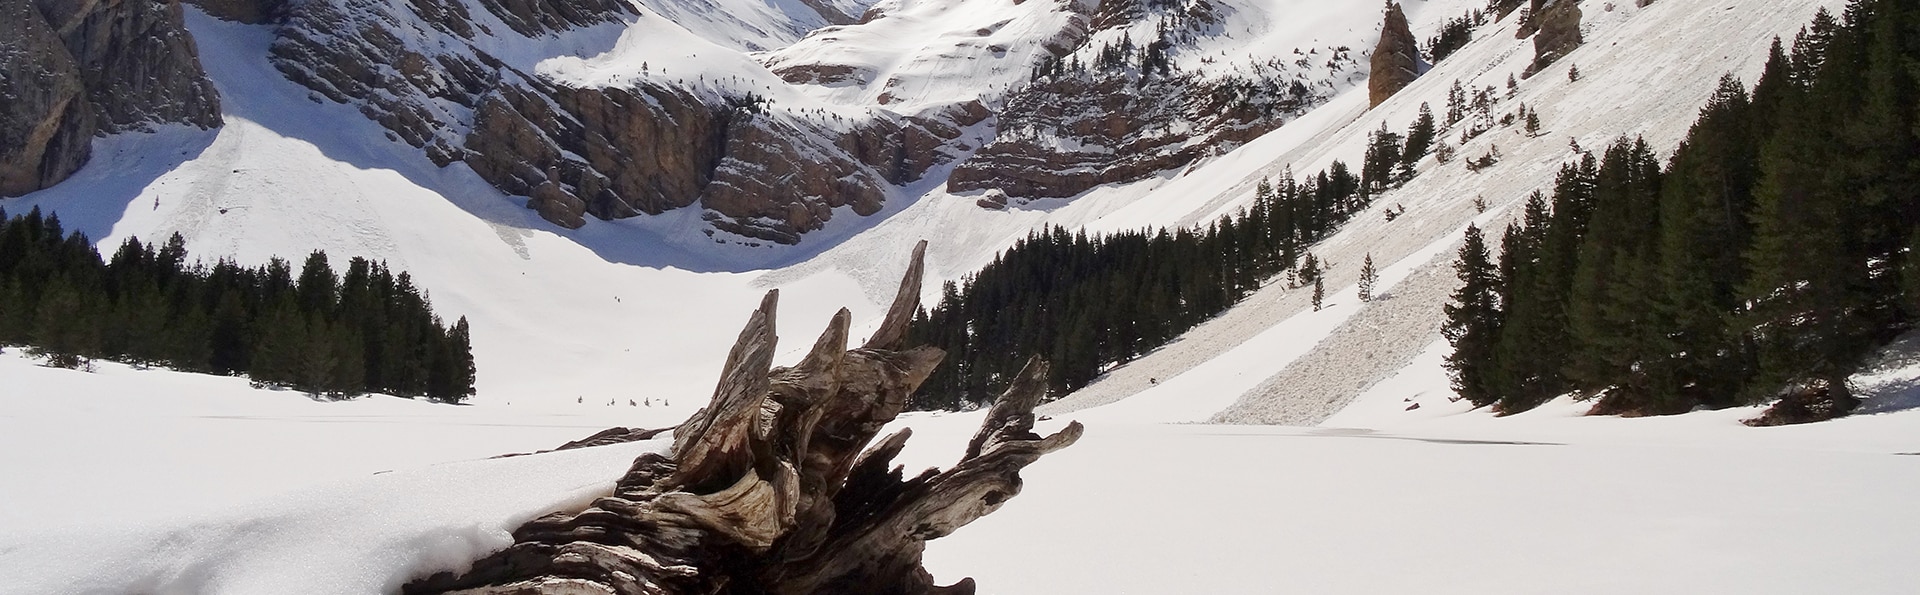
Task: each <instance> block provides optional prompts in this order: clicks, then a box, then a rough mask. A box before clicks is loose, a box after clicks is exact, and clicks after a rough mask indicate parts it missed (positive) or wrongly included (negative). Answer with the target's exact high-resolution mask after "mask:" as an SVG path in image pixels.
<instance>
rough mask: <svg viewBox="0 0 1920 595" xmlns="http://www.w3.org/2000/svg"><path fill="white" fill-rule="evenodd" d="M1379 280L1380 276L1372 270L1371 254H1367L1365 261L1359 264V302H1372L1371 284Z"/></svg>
mask: <svg viewBox="0 0 1920 595" xmlns="http://www.w3.org/2000/svg"><path fill="white" fill-rule="evenodd" d="M1379 280H1380V274H1379V273H1378V272H1376V271H1374V270H1373V253H1371V252H1369V253H1367V259H1366V261H1364V262H1361V263H1360V282H1359V284H1360V301H1363V302H1369V301H1373V284H1374V283H1375V282H1378V281H1379Z"/></svg>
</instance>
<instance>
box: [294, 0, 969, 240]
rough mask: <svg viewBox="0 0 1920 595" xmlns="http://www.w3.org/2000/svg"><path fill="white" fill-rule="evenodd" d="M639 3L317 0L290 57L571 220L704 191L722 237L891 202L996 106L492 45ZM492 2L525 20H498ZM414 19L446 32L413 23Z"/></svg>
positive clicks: (654, 206)
mask: <svg viewBox="0 0 1920 595" xmlns="http://www.w3.org/2000/svg"><path fill="white" fill-rule="evenodd" d="M822 6H824V7H828V8H831V7H832V5H830V4H822ZM634 10H635V9H634V8H633V6H632V5H629V4H627V3H625V2H619V1H617V0H473V1H465V0H416V1H414V2H412V3H410V4H409V5H391V4H388V3H384V2H370V1H368V0H313V1H310V2H306V3H302V4H299V5H296V6H295V7H294V8H293V9H292V12H291V14H290V16H289V18H288V20H287V23H286V25H285V26H283V27H282V28H281V30H280V34H279V35H280V37H279V39H278V40H276V41H275V43H274V44H273V56H274V60H275V65H276V67H278V68H279V69H280V70H281V72H283V73H285V74H286V75H287V76H288V77H289V78H290V79H292V80H294V81H295V82H298V83H300V84H302V85H304V86H306V87H308V88H310V89H313V90H314V92H315V93H316V94H317V95H319V96H324V97H325V98H327V99H331V100H333V101H337V102H342V103H354V104H358V105H359V106H360V108H361V112H362V113H364V114H366V115H367V117H369V118H372V119H374V120H375V121H377V122H379V123H380V124H381V125H383V126H384V127H385V128H387V129H388V130H389V131H390V132H391V133H392V135H393V138H395V139H397V140H400V141H403V142H406V143H408V144H411V145H413V146H415V147H419V148H421V149H423V150H424V151H425V152H426V154H427V156H428V157H429V158H431V159H432V160H433V161H434V162H435V163H438V164H440V165H443V166H444V165H448V164H451V163H454V162H465V163H467V164H468V165H470V166H472V167H473V169H474V171H475V172H477V173H479V174H480V176H481V177H483V178H485V179H486V180H487V181H489V182H491V183H492V184H494V185H495V186H497V187H499V188H500V189H502V190H504V191H506V192H509V193H512V194H518V195H524V196H528V197H530V200H529V202H528V207H529V208H533V209H535V210H537V211H538V212H539V213H540V215H541V216H542V217H543V218H545V219H547V220H548V221H551V222H553V223H555V224H558V225H561V226H565V227H570V228H571V227H580V226H581V225H584V224H585V222H586V219H585V217H586V216H588V215H591V216H593V217H597V218H600V219H619V218H624V217H633V216H638V215H642V214H648V215H657V214H660V213H663V212H666V211H668V210H672V209H680V208H688V207H692V206H695V205H698V206H699V207H700V208H703V209H705V210H706V211H707V212H706V213H705V214H704V215H703V218H704V219H705V220H706V221H707V222H708V223H709V224H711V225H712V227H713V229H712V230H709V231H708V233H709V234H711V233H713V230H720V231H726V232H730V233H733V234H736V235H740V236H745V237H748V238H755V239H758V240H765V241H771V242H778V243H786V244H792V243H797V242H798V241H799V239H800V234H803V233H805V232H808V231H813V230H816V229H819V228H820V227H822V226H823V225H824V224H825V223H826V221H827V220H829V219H831V218H832V217H833V212H834V210H835V209H837V208H840V207H851V208H852V210H853V211H854V212H855V213H856V214H860V215H868V214H872V213H874V212H877V211H879V209H880V206H881V204H882V203H884V201H885V200H886V198H887V193H888V188H890V187H891V186H893V185H896V184H900V183H905V182H908V181H912V180H914V179H917V178H918V177H919V176H920V175H921V173H922V172H924V171H926V169H927V168H929V167H931V166H932V165H934V164H936V163H941V162H945V161H947V160H950V159H952V158H953V157H954V156H955V155H957V154H958V152H957V151H954V150H949V149H944V148H943V147H944V145H945V144H946V143H947V142H948V141H950V140H952V139H953V138H956V137H958V136H959V134H960V132H961V128H963V127H965V126H970V125H972V124H975V123H978V122H979V121H980V120H982V119H984V118H985V114H984V113H974V112H984V110H978V109H975V110H967V109H960V110H948V111H945V112H940V113H935V114H930V115H927V116H913V117H891V116H890V115H888V114H880V113H876V114H874V115H873V117H871V118H868V119H866V120H856V121H846V120H826V119H822V118H819V117H808V116H803V115H801V114H798V113H795V112H790V111H787V110H780V109H774V108H772V107H771V106H770V105H769V102H767V101H766V100H765V98H764V97H760V96H757V95H755V94H753V93H751V92H734V91H729V90H727V89H725V88H721V87H716V86H707V87H698V86H694V85H676V84H667V83H662V82H659V81H657V80H654V79H647V78H645V77H633V78H632V79H630V80H627V81H623V82H620V83H618V84H610V85H602V86H582V85H577V84H572V83H569V82H565V81H558V80H554V79H552V78H549V77H546V76H542V75H540V74H537V73H533V72H529V70H530V68H526V67H525V66H524V65H521V66H516V65H514V64H509V63H508V62H506V61H505V60H502V59H500V58H498V57H496V56H494V55H493V54H491V53H489V52H488V51H486V49H484V48H486V47H493V46H495V45H504V44H515V43H526V40H512V39H508V40H507V41H501V39H500V38H501V37H502V36H520V37H525V38H528V39H534V38H540V37H544V36H553V35H564V34H567V33H568V32H572V31H576V30H580V29H585V28H590V27H596V26H600V25H603V24H609V23H615V22H617V21H620V20H622V19H625V18H629V17H631V16H633V15H634ZM369 15H372V18H370V16H369ZM486 17H491V18H494V19H499V20H500V21H501V22H504V23H506V24H507V26H508V27H509V28H510V29H511V31H497V30H489V29H488V27H487V26H486V25H485V24H484V23H485V22H487V20H488V19H487V18H486ZM411 23H418V24H420V25H422V26H425V27H431V29H432V30H431V31H421V30H420V29H419V27H412V26H405V25H402V24H411ZM615 26H617V25H615Z"/></svg>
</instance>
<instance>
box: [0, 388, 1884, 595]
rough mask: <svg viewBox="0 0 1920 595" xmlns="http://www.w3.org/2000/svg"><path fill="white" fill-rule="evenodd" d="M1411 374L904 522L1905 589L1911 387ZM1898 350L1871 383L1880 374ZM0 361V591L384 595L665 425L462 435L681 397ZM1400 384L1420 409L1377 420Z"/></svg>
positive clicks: (1093, 550) (1399, 576)
mask: <svg viewBox="0 0 1920 595" xmlns="http://www.w3.org/2000/svg"><path fill="white" fill-rule="evenodd" d="M1421 359H1422V360H1429V359H1432V357H1431V356H1429V355H1423V356H1422V358H1421ZM1423 369H1426V366H1422V365H1420V364H1419V363H1416V365H1415V366H1413V367H1410V368H1409V369H1408V371H1407V372H1405V373H1403V375H1402V376H1401V377H1396V378H1394V379H1390V380H1388V381H1385V382H1382V383H1380V384H1379V385H1378V386H1376V387H1375V389H1374V390H1372V391H1370V392H1369V393H1368V394H1367V395H1364V396H1363V397H1362V398H1361V399H1360V400H1358V401H1356V403H1354V404H1353V405H1352V406H1350V407H1349V408H1348V409H1347V410H1346V411H1343V412H1342V414H1341V415H1339V416H1336V417H1335V418H1333V419H1331V420H1329V422H1328V423H1327V424H1326V425H1323V426H1322V427H1317V428H1307V427H1266V426H1217V425H1185V424H1160V423H1153V422H1152V420H1150V419H1145V418H1143V417H1141V416H1137V415H1101V414H1098V413H1097V412H1095V411H1088V412H1085V413H1086V414H1087V415H1084V416H1082V417H1083V418H1085V419H1087V420H1089V421H1091V422H1092V423H1090V424H1089V426H1088V431H1087V434H1086V437H1085V438H1084V439H1083V440H1082V441H1081V442H1080V443H1079V444H1077V445H1075V446H1073V447H1072V448H1069V449H1067V450H1065V451H1061V452H1059V453H1056V454H1054V455H1052V456H1049V457H1048V458H1046V459H1045V460H1043V461H1042V462H1040V463H1039V464H1036V465H1034V466H1033V467H1031V468H1030V469H1029V470H1028V471H1027V473H1026V478H1027V488H1026V492H1025V493H1023V494H1021V495H1020V496H1019V497H1017V498H1015V499H1014V500H1012V501H1011V502H1010V503H1009V504H1008V505H1007V506H1006V507H1005V508H1004V509H1002V510H1001V511H999V512H997V513H995V514H993V515H990V516H988V517H986V518H985V519H982V520H981V521H979V522H977V523H975V524H974V525H971V526H969V527H967V528H965V529H963V530H962V531H960V532H959V533H957V534H955V535H953V536H951V537H948V538H946V539H942V540H938V541H935V542H933V543H932V544H930V549H929V553H928V567H929V568H930V569H931V570H932V571H933V572H934V573H935V574H936V576H937V577H938V578H940V579H941V580H943V581H952V580H957V579H959V578H960V577H962V576H973V577H975V578H976V579H978V580H979V581H980V585H981V592H982V593H1676V594H1677V593H1689V594H1692V593H1816V592H1821V593H1905V592H1911V591H1912V588H1913V585H1915V584H1920V567H1916V566H1914V565H1912V564H1910V563H1908V553H1909V552H1912V551H1915V550H1916V549H1920V534H1917V533H1915V532H1914V531H1912V530H1911V529H1912V528H1913V527H1916V526H1920V510H1917V509H1916V507H1915V506H1913V505H1912V503H1913V502H1916V501H1920V456H1916V453H1920V411H1913V410H1903V411H1896V412H1891V413H1881V414H1876V415H1868V416H1858V417H1854V418H1849V419H1844V420H1840V421H1836V422H1830V423H1825V424H1815V425H1810V426H1801V427H1788V428H1769V429H1755V428H1747V427H1744V426H1741V425H1739V423H1738V419H1740V418H1741V417H1744V416H1749V415H1751V414H1752V413H1753V410H1734V411H1719V412H1701V413H1694V414H1690V415H1684V416H1677V417H1667V418H1656V419H1618V418H1586V417H1580V416H1578V415H1577V414H1578V412H1579V407H1578V406H1577V405H1575V404H1572V403H1554V404H1550V405H1549V406H1548V407H1545V408H1543V409H1541V410H1538V411H1535V412H1530V413H1527V414H1523V415H1520V416H1516V417H1513V418H1507V419H1495V418H1492V417H1490V416H1488V415H1486V414H1485V413H1483V412H1476V411H1464V410H1463V408H1461V407H1460V406H1458V405H1457V404H1453V403H1448V402H1447V401H1445V399H1443V398H1438V397H1437V396H1436V395H1438V394H1439V391H1434V390H1431V389H1432V387H1433V382H1432V378H1431V377H1430V376H1431V372H1432V370H1427V371H1426V372H1422V370H1423ZM1911 371H1912V370H1907V371H1906V372H1909V373H1893V374H1892V375H1891V376H1887V378H1890V380H1885V381H1884V382H1883V384H1887V385H1889V386H1896V387H1904V386H1907V384H1906V383H1908V382H1909V381H1910V379H1911V377H1912V376H1913V375H1912V374H1911V373H1910V372H1911ZM1423 375H1424V376H1423ZM1895 377H1897V378H1895ZM1900 378H1905V379H1907V380H1900ZM0 379H4V390H0V502H5V503H6V504H7V505H6V506H5V507H4V508H0V568H4V569H6V570H7V573H8V575H9V577H8V580H7V581H5V582H4V583H0V593H23V594H25V593H34V594H41V593H122V592H151V593H244V594H257V593H375V592H392V591H394V590H396V589H397V587H398V585H399V584H400V583H402V582H404V581H405V580H407V578H409V577H410V576H413V575H416V574H419V573H423V572H428V571H431V570H434V569H440V568H449V567H452V566H453V565H456V564H459V563H461V561H463V560H467V559H470V558H471V557H474V556H476V555H478V554H479V553H481V552H483V551H485V550H488V549H490V548H496V547H501V546H503V545H505V543H507V536H506V531H507V530H509V529H510V528H512V527H513V526H516V525H517V524H518V523H520V522H522V521H524V520H525V519H527V518H530V517H531V516H534V515H537V514H541V513H544V512H546V511H549V510H554V509H557V508H561V507H567V506H578V505H580V504H583V503H584V502H586V501H587V500H589V499H591V498H592V497H594V496H595V495H597V494H599V493H602V492H604V491H605V490H606V489H608V488H609V487H610V486H611V484H612V482H613V480H614V479H615V478H616V477H617V476H618V475H619V474H620V473H621V472H622V471H623V470H624V469H625V467H626V465H627V463H628V461H630V460H631V459H632V458H633V457H634V456H636V455H637V454H638V453H640V452H644V451H645V450H647V449H650V448H660V447H662V444H661V443H657V442H656V443H641V444H631V445H623V446H618V447H607V448H596V449H586V450H581V451H570V452H566V453H558V454H548V455H538V456H532V457H515V458H507V459H491V460H489V459H487V457H490V456H493V455H497V454H503V453H507V452H523V451H530V450H536V449H543V448H551V447H553V446H556V445H558V444H560V443H562V442H565V441H567V440H571V439H575V438H579V437H583V436H585V435H587V434H589V433H591V432H593V431H596V430H598V429H601V428H603V427H607V426H612V425H628V426H648V427H657V426H663V425H669V424H672V423H676V422H678V421H679V419H680V418H682V417H684V416H685V415H686V414H688V413H690V411H691V408H692V407H693V406H694V404H691V403H688V404H676V406H675V407H671V408H665V407H658V406H656V407H629V406H627V405H626V403H625V402H619V403H618V404H617V405H615V406H608V405H606V404H605V403H604V402H602V403H591V404H578V405H572V406H569V407H555V406H551V405H549V406H543V407H538V408H536V407H529V406H511V405H488V406H476V407H452V406H439V405H429V404H424V403H416V402H411V401H405V400H400V399H391V398H380V397H370V398H363V399H360V400H356V401H352V402H346V403H317V402H312V401H309V400H307V399H306V398H305V397H302V396H300V395H298V394H294V393H287V392H273V391H257V390H253V389H251V388H248V386H247V384H246V382H245V381H244V380H240V379H231V378H211V377H205V376H196V375H188V374H178V373H173V372H167V371H136V370H131V369H128V368H125V367H123V366H120V365H118V364H111V363H102V364H100V365H99V366H98V369H97V371H96V372H94V373H91V374H88V373H83V372H75V371H67V370H55V369H49V368H44V367H40V366H38V365H37V364H35V363H33V362H31V361H29V360H26V359H24V358H22V357H21V356H20V355H18V353H17V352H11V351H10V352H9V353H8V354H6V355H0ZM1406 399H1413V402H1421V403H1422V404H1423V407H1421V408H1419V409H1416V410H1415V411H1414V412H1406V411H1405V410H1404V407H1405V404H1407V403H1409V401H1407V400H1406ZM656 405H657V404H656ZM1070 417H1074V416H1073V415H1072V414H1068V415H1063V416H1061V417H1060V419H1056V420H1053V421H1050V422H1046V423H1044V424H1043V425H1058V424H1061V423H1064V421H1065V419H1067V418H1070ZM978 419H979V418H978V415H977V414H941V415H928V414H914V415H909V416H908V417H907V418H905V419H903V420H902V421H901V422H898V423H900V424H904V425H911V426H913V427H914V428H915V432H916V433H915V436H914V438H913V441H912V442H911V443H910V447H909V450H908V452H907V453H906V455H905V456H904V457H903V462H905V463H906V464H907V465H908V466H909V468H916V467H920V466H928V465H945V464H948V463H950V462H951V461H952V460H953V459H954V458H957V456H958V454H959V452H960V450H961V447H962V445H963V444H964V441H965V440H966V438H967V437H968V436H969V435H970V434H971V433H972V431H973V429H974V426H975V424H977V423H978Z"/></svg>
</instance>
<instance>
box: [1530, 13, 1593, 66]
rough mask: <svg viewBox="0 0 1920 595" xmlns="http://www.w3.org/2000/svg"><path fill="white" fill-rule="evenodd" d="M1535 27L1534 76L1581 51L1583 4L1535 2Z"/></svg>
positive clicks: (1533, 18)
mask: <svg viewBox="0 0 1920 595" xmlns="http://www.w3.org/2000/svg"><path fill="white" fill-rule="evenodd" d="M1533 4H1534V8H1533V17H1532V20H1533V23H1534V25H1536V26H1537V27H1539V29H1540V30H1539V32H1538V33H1535V34H1534V36H1533V65H1532V67H1531V68H1530V70H1532V71H1533V72H1539V71H1541V70H1542V69H1544V68H1546V67H1547V65H1549V64H1553V62H1554V61H1555V60H1559V59H1560V57H1561V56H1565V55H1567V53H1568V52H1572V51H1573V50H1574V49H1576V48H1579V47H1580V44H1581V43H1583V42H1584V40H1582V39H1581V38H1580V16H1581V14H1580V0H1534V3H1533Z"/></svg>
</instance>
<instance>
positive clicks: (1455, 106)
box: [1447, 79, 1467, 127]
mask: <svg viewBox="0 0 1920 595" xmlns="http://www.w3.org/2000/svg"><path fill="white" fill-rule="evenodd" d="M1465 119H1467V91H1466V89H1464V88H1462V87H1461V86H1460V81H1459V80H1458V79H1455V80H1454V81H1453V87H1452V88H1450V89H1448V90H1447V126H1449V127H1451V126H1453V125H1454V124H1459V123H1460V121H1461V120H1465Z"/></svg>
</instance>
